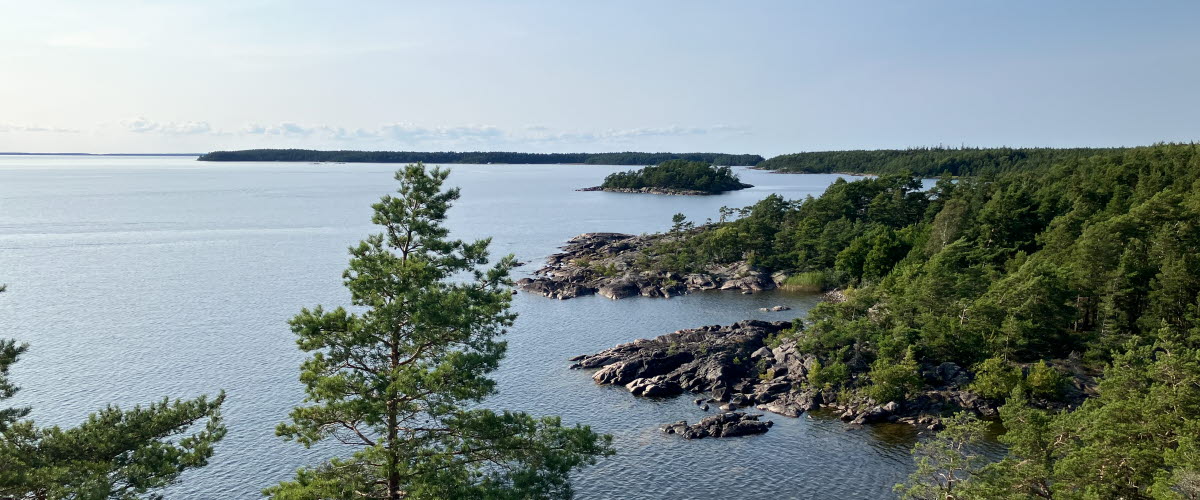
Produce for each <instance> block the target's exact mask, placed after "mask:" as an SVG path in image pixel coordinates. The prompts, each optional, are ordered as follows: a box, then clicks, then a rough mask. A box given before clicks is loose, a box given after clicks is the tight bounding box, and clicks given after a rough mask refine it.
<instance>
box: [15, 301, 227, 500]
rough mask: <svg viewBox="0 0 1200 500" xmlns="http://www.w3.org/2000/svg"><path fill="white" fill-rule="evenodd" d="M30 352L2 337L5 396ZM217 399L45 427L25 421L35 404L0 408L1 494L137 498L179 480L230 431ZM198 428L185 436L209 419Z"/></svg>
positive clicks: (115, 411)
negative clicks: (17, 366)
mask: <svg viewBox="0 0 1200 500" xmlns="http://www.w3.org/2000/svg"><path fill="white" fill-rule="evenodd" d="M3 290H4V288H3V287H0V291H3ZM25 350H26V346H25V345H23V344H17V343H16V341H13V340H0V401H3V400H5V399H8V398H10V397H12V396H13V395H14V394H15V393H16V392H17V387H16V386H14V385H13V384H12V383H11V382H10V381H9V380H8V373H9V369H10V367H11V366H12V365H13V363H16V361H17V360H18V358H19V357H20V355H21V354H22V353H24V352H25ZM224 400H225V394H224V393H221V394H220V395H219V396H217V397H216V398H214V399H212V400H209V399H208V398H206V397H204V396H201V397H199V398H197V399H193V400H189V401H180V400H176V401H174V402H171V401H169V400H167V399H163V400H162V401H161V402H158V403H154V404H151V405H149V406H147V407H141V406H139V407H135V408H134V409H132V410H121V409H120V408H118V407H116V406H109V407H108V408H105V409H104V410H102V411H99V412H97V413H94V414H92V415H91V416H89V417H88V420H87V421H86V422H84V423H83V424H82V425H80V426H78V427H74V428H69V429H63V428H60V427H58V426H52V427H46V428H39V427H37V426H36V425H35V424H34V422H33V421H31V420H21V419H23V418H24V417H25V416H27V415H28V414H29V409H28V408H2V409H0V498H21V499H37V500H42V499H105V498H111V499H133V498H141V497H143V496H146V495H148V494H150V495H153V493H152V492H153V491H154V490H157V489H160V488H162V487H164V486H167V485H169V484H171V483H174V482H175V481H176V480H177V479H178V478H179V475H180V474H181V473H183V471H185V470H188V469H192V468H196V467H203V466H204V465H207V463H208V459H209V458H211V457H212V455H213V445H214V444H216V442H217V441H220V440H221V438H222V437H224V436H225V426H224V424H223V423H222V421H221V413H220V408H221V403H223V402H224ZM201 422H203V424H202V428H201V429H200V430H197V431H196V432H194V433H192V434H190V435H187V436H183V437H179V436H181V435H182V434H183V433H184V432H185V431H187V430H189V429H192V428H194V427H195V426H197V425H201Z"/></svg>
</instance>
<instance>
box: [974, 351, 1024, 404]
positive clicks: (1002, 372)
mask: <svg viewBox="0 0 1200 500" xmlns="http://www.w3.org/2000/svg"><path fill="white" fill-rule="evenodd" d="M1020 383H1021V372H1020V370H1017V368H1016V367H1015V366H1013V365H1012V364H1011V363H1009V362H1008V361H1005V360H1004V359H1002V358H989V359H987V360H985V361H984V362H982V363H979V364H978V365H976V366H975V381H974V382H972V383H971V386H970V389H971V391H973V392H975V393H976V394H979V395H980V396H983V397H985V398H988V399H1004V398H1005V397H1007V396H1008V394H1009V393H1011V392H1012V390H1013V388H1014V387H1016V386H1017V384H1020Z"/></svg>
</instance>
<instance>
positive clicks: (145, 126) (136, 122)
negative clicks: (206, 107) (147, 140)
mask: <svg viewBox="0 0 1200 500" xmlns="http://www.w3.org/2000/svg"><path fill="white" fill-rule="evenodd" d="M121 125H122V126H124V127H125V129H126V130H128V131H130V132H134V133H138V134H146V133H159V134H168V135H198V134H215V133H217V132H216V131H214V130H213V128H212V126H211V125H209V124H208V122H203V121H187V122H157V121H153V120H147V119H146V118H145V117H137V118H134V119H132V120H124V121H122V122H121Z"/></svg>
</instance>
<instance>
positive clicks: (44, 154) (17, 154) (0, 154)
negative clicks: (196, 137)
mask: <svg viewBox="0 0 1200 500" xmlns="http://www.w3.org/2000/svg"><path fill="white" fill-rule="evenodd" d="M0 156H203V153H20V152H11V151H10V152H4V151H0Z"/></svg>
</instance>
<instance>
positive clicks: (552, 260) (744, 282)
mask: <svg viewBox="0 0 1200 500" xmlns="http://www.w3.org/2000/svg"><path fill="white" fill-rule="evenodd" d="M673 237H677V235H673V234H671V233H665V234H653V235H642V236H635V235H631V234H622V233H584V234H581V235H579V236H576V237H574V238H571V239H570V240H568V241H567V244H566V245H565V246H563V248H562V250H563V251H562V252H559V253H556V254H554V255H551V256H550V257H549V258H547V259H546V265H545V266H543V267H542V268H540V269H538V270H536V271H534V273H533V274H534V277H533V278H523V279H520V280H517V282H516V284H517V287H519V288H520V289H522V290H525V291H527V292H532V293H537V294H540V295H543V296H546V297H550V298H555V299H570V298H574V297H581V296H585V295H592V294H596V293H598V294H600V295H603V296H605V297H608V298H610V299H613V300H617V299H623V298H626V297H633V296H639V295H640V296H643V297H673V296H676V295H682V294H685V293H690V292H693V291H697V290H738V291H741V292H742V293H754V292H757V291H762V290H770V289H773V288H776V287H777V286H779V284H781V283H783V281H784V280H785V279H787V275H785V274H776V275H771V274H768V273H765V272H762V271H759V270H756V269H753V268H751V267H749V266H747V265H746V264H744V263H742V264H734V265H728V266H712V267H710V268H708V269H704V270H703V271H702V272H697V273H689V274H679V273H673V272H668V271H647V270H642V269H640V268H639V266H638V265H637V260H638V258H639V257H641V256H643V254H644V253H645V251H646V250H647V249H649V248H650V247H651V246H653V245H654V244H656V243H659V242H661V241H664V239H667V238H673Z"/></svg>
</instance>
